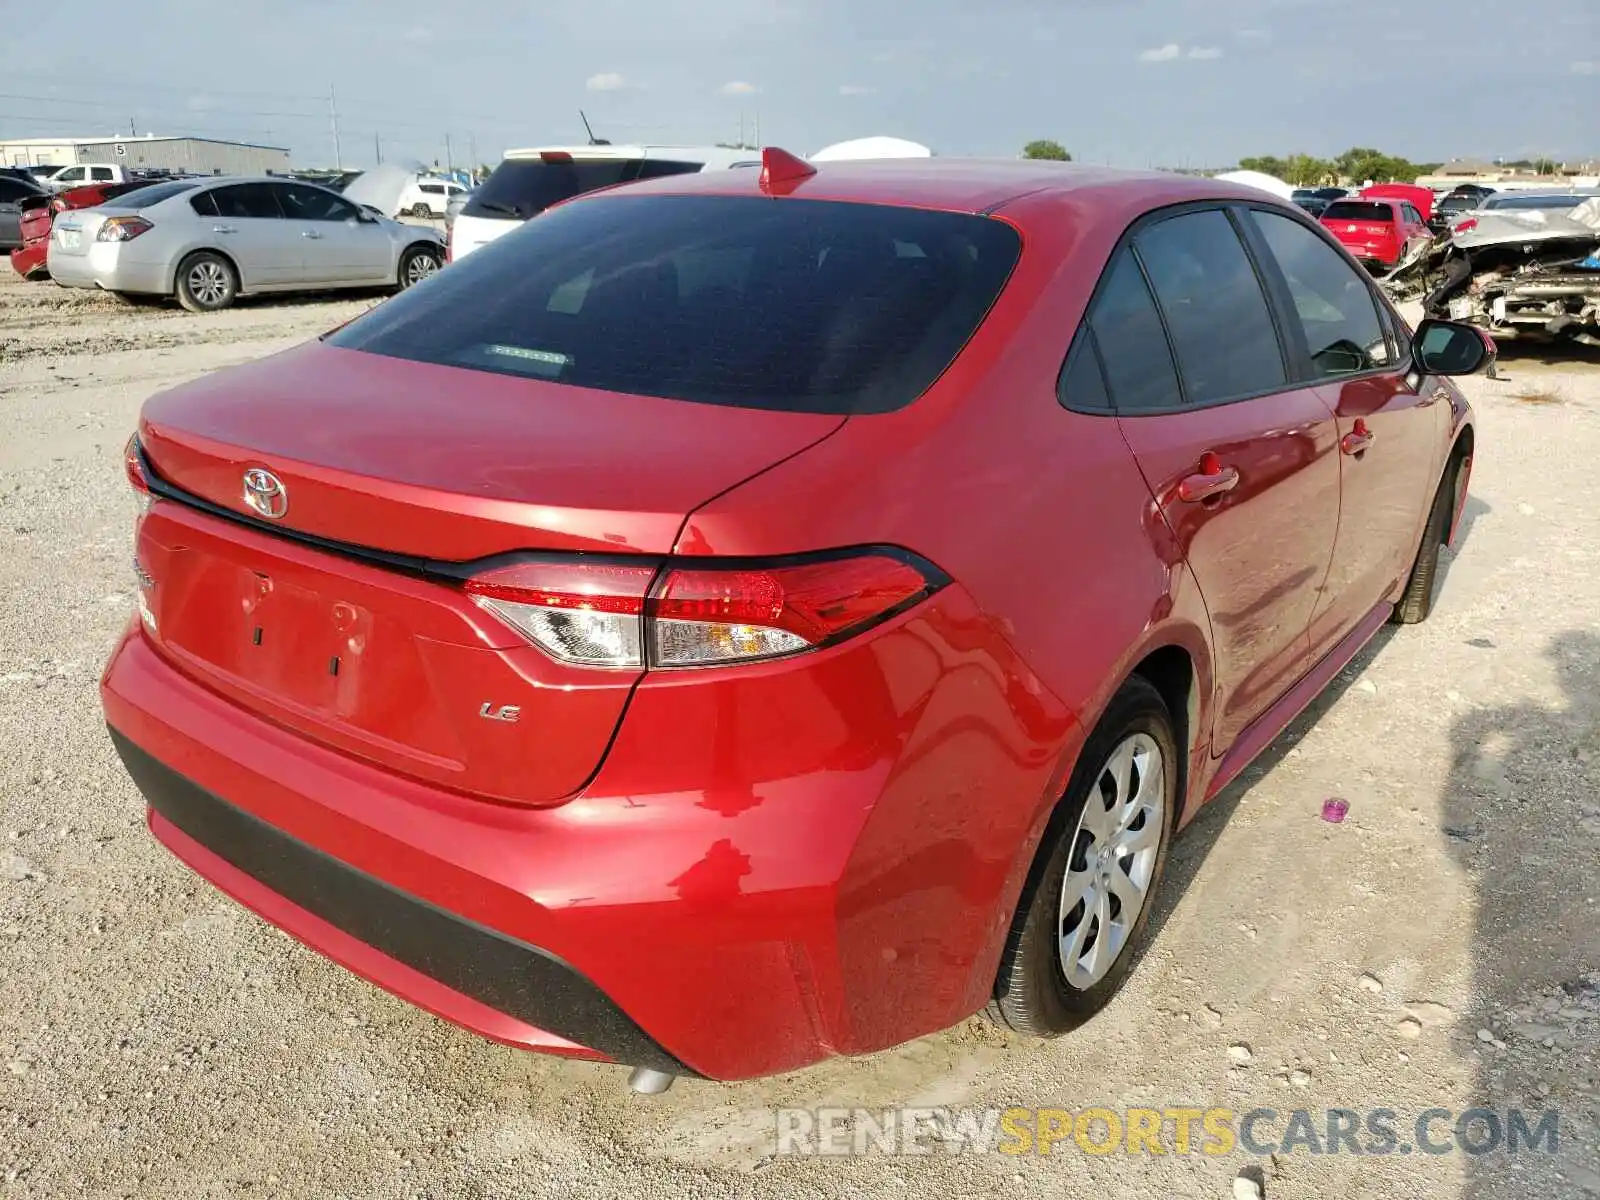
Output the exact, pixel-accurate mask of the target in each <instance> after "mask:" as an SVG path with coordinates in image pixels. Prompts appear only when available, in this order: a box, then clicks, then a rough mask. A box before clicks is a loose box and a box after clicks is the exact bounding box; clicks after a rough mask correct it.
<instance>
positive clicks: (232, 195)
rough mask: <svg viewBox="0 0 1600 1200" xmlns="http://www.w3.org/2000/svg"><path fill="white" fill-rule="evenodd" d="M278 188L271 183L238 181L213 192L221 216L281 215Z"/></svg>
mask: <svg viewBox="0 0 1600 1200" xmlns="http://www.w3.org/2000/svg"><path fill="white" fill-rule="evenodd" d="M276 192H277V188H276V187H275V186H274V185H272V184H270V183H236V184H233V185H232V186H230V187H220V188H217V189H216V190H215V191H214V192H212V193H211V195H212V197H213V198H214V199H215V200H216V204H217V215H218V216H221V217H281V216H283V213H282V211H281V210H280V209H279V208H278V198H277V195H276Z"/></svg>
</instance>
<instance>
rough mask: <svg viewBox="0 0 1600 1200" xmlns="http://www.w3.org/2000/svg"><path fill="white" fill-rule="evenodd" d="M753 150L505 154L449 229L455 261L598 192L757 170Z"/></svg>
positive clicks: (574, 149) (609, 148)
mask: <svg viewBox="0 0 1600 1200" xmlns="http://www.w3.org/2000/svg"><path fill="white" fill-rule="evenodd" d="M758 158H759V156H758V155H757V154H756V153H755V151H752V150H737V149H725V148H723V147H721V146H613V145H611V144H610V143H609V142H601V143H597V144H594V145H588V146H546V147H543V148H535V149H528V150H507V151H506V153H505V157H504V158H503V159H501V161H500V165H499V166H497V167H495V169H494V170H493V171H492V172H491V173H490V175H489V178H488V179H486V180H484V181H483V183H482V184H480V185H479V186H478V187H476V188H474V189H473V191H472V194H471V195H470V196H468V197H467V200H466V203H465V204H464V205H462V208H461V211H460V213H459V215H457V217H456V218H455V220H454V221H452V222H451V224H450V258H451V261H455V260H456V259H459V258H463V257H465V256H466V255H468V254H471V253H472V252H473V251H474V250H476V249H478V247H480V246H486V245H488V244H489V243H490V242H492V241H494V239H495V238H497V237H500V236H502V235H504V234H507V233H510V232H511V231H512V230H513V229H515V228H517V226H518V225H519V224H521V223H522V222H523V221H526V220H528V219H529V218H530V217H536V216H538V215H539V214H540V213H542V212H543V211H544V210H545V209H547V208H549V207H550V206H551V205H553V204H559V203H560V202H561V201H563V200H567V199H570V198H571V197H573V196H581V195H582V194H583V193H585V192H590V191H593V190H595V189H596V188H604V187H613V186H615V185H616V184H619V183H632V182H634V181H635V180H644V179H656V178H659V177H660V176H662V175H688V174H694V173H695V172H698V171H719V170H726V169H729V168H732V167H754V166H757V165H758Z"/></svg>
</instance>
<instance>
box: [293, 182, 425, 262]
mask: <svg viewBox="0 0 1600 1200" xmlns="http://www.w3.org/2000/svg"><path fill="white" fill-rule="evenodd" d="M273 187H274V189H275V190H276V191H277V193H278V201H279V204H280V206H281V207H282V209H283V211H284V214H285V217H286V219H287V221H288V223H289V225H290V226H291V227H292V228H293V229H294V231H295V233H296V235H297V236H298V237H299V239H300V255H301V259H300V272H299V275H298V279H299V281H300V282H302V283H306V284H374V283H382V282H385V281H386V280H389V279H392V278H393V277H394V271H395V263H394V247H393V244H392V243H391V242H390V240H389V234H388V232H387V230H385V229H384V227H383V226H382V225H380V224H378V223H377V222H376V221H363V220H362V219H361V214H360V211H359V210H358V209H357V208H356V206H355V205H354V204H352V203H350V201H348V200H346V199H345V198H344V197H342V196H339V195H336V194H335V193H333V192H330V191H328V190H327V189H326V188H319V187H313V186H311V185H310V184H305V183H280V184H274V185H273Z"/></svg>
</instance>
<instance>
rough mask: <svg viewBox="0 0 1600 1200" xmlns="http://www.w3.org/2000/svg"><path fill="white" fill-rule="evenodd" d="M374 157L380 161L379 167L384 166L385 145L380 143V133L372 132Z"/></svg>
mask: <svg viewBox="0 0 1600 1200" xmlns="http://www.w3.org/2000/svg"><path fill="white" fill-rule="evenodd" d="M372 157H373V158H375V159H377V160H378V165H379V166H380V167H381V166H382V165H383V145H382V143H380V142H379V141H378V131H377V130H376V129H374V130H373V131H372Z"/></svg>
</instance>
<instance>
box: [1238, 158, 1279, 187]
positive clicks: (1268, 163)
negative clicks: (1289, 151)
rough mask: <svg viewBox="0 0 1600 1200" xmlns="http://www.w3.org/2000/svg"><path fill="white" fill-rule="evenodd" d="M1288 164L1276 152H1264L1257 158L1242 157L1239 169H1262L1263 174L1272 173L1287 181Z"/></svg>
mask: <svg viewBox="0 0 1600 1200" xmlns="http://www.w3.org/2000/svg"><path fill="white" fill-rule="evenodd" d="M1287 167H1288V164H1287V163H1285V162H1284V161H1283V159H1281V158H1279V157H1278V156H1277V155H1275V154H1262V155H1258V156H1257V157H1255V158H1241V159H1240V160H1239V169H1240V170H1241V171H1260V172H1261V173H1262V174H1263V175H1272V176H1274V177H1275V178H1278V179H1283V180H1284V181H1285V182H1287V181H1288V180H1287V177H1286V174H1285V172H1286V170H1287Z"/></svg>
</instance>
